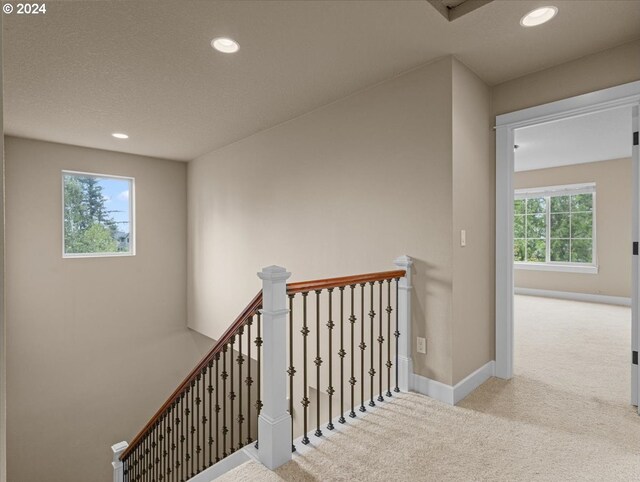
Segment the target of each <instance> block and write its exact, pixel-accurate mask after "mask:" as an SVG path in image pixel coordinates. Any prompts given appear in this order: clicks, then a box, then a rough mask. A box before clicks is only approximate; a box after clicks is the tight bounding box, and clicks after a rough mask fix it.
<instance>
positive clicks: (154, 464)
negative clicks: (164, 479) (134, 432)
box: [151, 423, 159, 482]
mask: <svg viewBox="0 0 640 482" xmlns="http://www.w3.org/2000/svg"><path fill="white" fill-rule="evenodd" d="M151 433H152V434H153V436H152V440H151V482H158V460H159V459H158V424H157V423H156V424H155V425H154V426H153V429H152V432H151Z"/></svg>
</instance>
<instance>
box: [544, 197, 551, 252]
mask: <svg viewBox="0 0 640 482" xmlns="http://www.w3.org/2000/svg"><path fill="white" fill-rule="evenodd" d="M546 200H547V203H546V204H547V226H546V229H545V232H546V234H547V242H546V250H545V251H546V253H545V261H546V262H547V263H548V262H549V261H551V196H548V197H547V198H546Z"/></svg>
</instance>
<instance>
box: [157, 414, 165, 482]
mask: <svg viewBox="0 0 640 482" xmlns="http://www.w3.org/2000/svg"><path fill="white" fill-rule="evenodd" d="M165 415H166V413H165V414H163V415H162V416H161V417H160V419H159V421H158V427H159V431H160V435H159V436H158V440H159V441H160V444H159V447H158V454H159V456H160V474H159V476H158V480H159V481H160V482H162V481H163V480H164V476H165V471H164V469H165V464H164V463H165V460H166V459H165V457H166V452H165V443H164V442H165V440H164V439H165V435H166V433H165V425H164V419H165Z"/></svg>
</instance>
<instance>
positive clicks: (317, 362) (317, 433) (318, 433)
mask: <svg viewBox="0 0 640 482" xmlns="http://www.w3.org/2000/svg"><path fill="white" fill-rule="evenodd" d="M320 293H322V290H316V358H315V360H313V363H315V365H316V431H315V436H316V437H322V430H320V395H321V392H322V389H321V388H320V366H321V365H322V358H320Z"/></svg>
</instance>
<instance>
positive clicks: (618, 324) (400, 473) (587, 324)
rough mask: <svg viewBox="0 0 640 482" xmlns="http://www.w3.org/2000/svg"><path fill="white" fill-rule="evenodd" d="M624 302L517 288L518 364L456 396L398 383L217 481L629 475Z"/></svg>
mask: <svg viewBox="0 0 640 482" xmlns="http://www.w3.org/2000/svg"><path fill="white" fill-rule="evenodd" d="M629 351H630V310H629V308H624V307H616V306H607V305H597V304H589V303H579V302H570V301H561V300H551V299H542V298H533V297H522V296H519V297H516V357H515V360H516V366H515V373H516V375H515V376H514V378H513V379H512V380H510V381H503V380H499V379H495V378H492V379H490V380H489V381H487V382H486V383H485V384H484V385H483V386H481V387H480V388H479V389H478V390H476V391H475V392H474V393H472V394H471V395H470V396H469V397H467V398H466V399H465V400H463V401H462V402H461V403H460V404H459V405H458V406H457V407H451V406H447V405H445V404H443V403H440V402H437V401H434V400H432V399H430V398H427V397H424V396H421V395H417V394H403V395H402V396H400V397H396V398H394V399H393V401H391V402H388V403H386V404H384V406H383V407H381V408H380V409H378V410H376V411H375V412H373V413H371V414H370V415H368V416H367V417H366V418H365V419H363V420H362V421H361V422H360V423H356V424H354V425H353V426H352V427H350V428H349V429H347V430H346V431H344V432H343V433H339V434H335V435H333V436H331V437H329V438H327V440H326V441H324V442H323V443H321V444H319V446H318V447H317V448H316V449H314V450H310V451H308V452H307V453H305V454H303V455H301V456H297V457H294V459H293V461H291V462H290V463H288V464H286V465H284V466H283V467H280V468H279V469H278V470H276V471H275V472H270V471H268V470H267V469H265V468H264V467H263V466H262V465H260V464H259V463H257V462H248V463H246V464H244V465H242V466H240V467H238V468H236V469H234V470H233V471H231V472H229V473H227V474H225V475H224V476H223V477H221V478H220V479H218V480H220V481H225V482H227V481H247V482H249V481H251V482H254V481H282V480H285V481H355V480H358V481H360V480H362V481H365V480H366V481H383V480H384V481H388V480H397V481H481V480H482V481H638V480H640V416H638V415H637V413H636V411H635V408H633V407H631V406H630V405H629V391H630V388H629Z"/></svg>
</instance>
